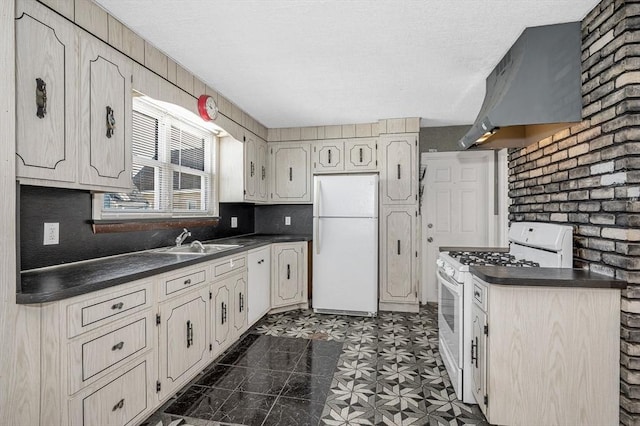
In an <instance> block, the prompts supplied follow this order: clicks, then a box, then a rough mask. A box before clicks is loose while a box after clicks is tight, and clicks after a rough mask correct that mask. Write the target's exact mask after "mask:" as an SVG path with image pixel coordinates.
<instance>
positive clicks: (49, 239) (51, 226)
mask: <svg viewBox="0 0 640 426" xmlns="http://www.w3.org/2000/svg"><path fill="white" fill-rule="evenodd" d="M59 231H60V224H59V223H57V222H55V223H45V224H44V241H43V242H42V244H44V245H45V246H48V245H53V244H58V243H59Z"/></svg>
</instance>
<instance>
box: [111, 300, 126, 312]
mask: <svg viewBox="0 0 640 426" xmlns="http://www.w3.org/2000/svg"><path fill="white" fill-rule="evenodd" d="M123 306H124V303H122V302H118V303H114V304H113V305H111V309H113V310H114V311H117V310H120V309H122V307H123Z"/></svg>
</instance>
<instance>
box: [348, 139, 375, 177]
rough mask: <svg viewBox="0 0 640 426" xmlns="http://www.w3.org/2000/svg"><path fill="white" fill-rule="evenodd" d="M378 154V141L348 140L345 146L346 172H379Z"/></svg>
mask: <svg viewBox="0 0 640 426" xmlns="http://www.w3.org/2000/svg"><path fill="white" fill-rule="evenodd" d="M377 153H378V140H377V139H373V138H367V139H364V138H360V139H348V140H347V141H345V144H344V156H345V167H344V169H345V171H347V172H360V171H363V172H365V171H376V170H378V157H377Z"/></svg>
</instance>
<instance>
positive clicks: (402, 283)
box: [380, 205, 418, 312]
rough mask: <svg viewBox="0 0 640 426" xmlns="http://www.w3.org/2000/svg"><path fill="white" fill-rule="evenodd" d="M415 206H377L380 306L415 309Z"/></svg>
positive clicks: (384, 308)
mask: <svg viewBox="0 0 640 426" xmlns="http://www.w3.org/2000/svg"><path fill="white" fill-rule="evenodd" d="M416 226H417V209H416V208H415V207H407V206H384V205H383V206H381V207H380V309H381V310H398V311H411V312H417V311H418V275H417V273H416V271H417V263H418V262H417V260H418V257H417V245H416V237H415V235H416Z"/></svg>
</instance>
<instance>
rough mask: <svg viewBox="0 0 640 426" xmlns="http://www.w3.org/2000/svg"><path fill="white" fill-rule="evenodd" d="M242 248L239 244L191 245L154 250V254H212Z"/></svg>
mask: <svg viewBox="0 0 640 426" xmlns="http://www.w3.org/2000/svg"><path fill="white" fill-rule="evenodd" d="M237 247H242V246H241V245H240V244H191V245H184V246H179V247H178V246H173V247H164V248H161V249H157V250H154V252H156V253H175V254H200V255H204V254H214V253H220V252H223V251H226V250H231V249H234V248H237Z"/></svg>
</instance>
